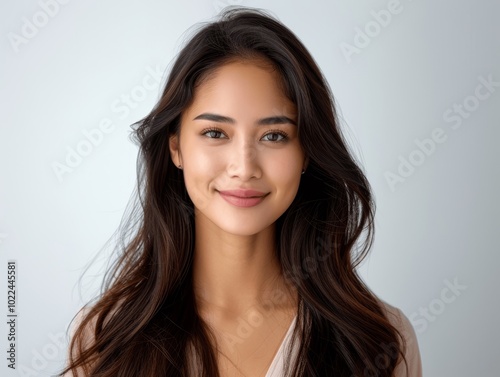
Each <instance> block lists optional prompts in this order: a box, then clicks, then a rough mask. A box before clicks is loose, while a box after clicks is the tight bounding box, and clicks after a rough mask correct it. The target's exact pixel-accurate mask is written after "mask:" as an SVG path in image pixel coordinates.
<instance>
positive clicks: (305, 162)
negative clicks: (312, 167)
mask: <svg viewBox="0 0 500 377" xmlns="http://www.w3.org/2000/svg"><path fill="white" fill-rule="evenodd" d="M307 165H309V157H306V158H304V167H303V168H302V169H304V170H306V169H307Z"/></svg>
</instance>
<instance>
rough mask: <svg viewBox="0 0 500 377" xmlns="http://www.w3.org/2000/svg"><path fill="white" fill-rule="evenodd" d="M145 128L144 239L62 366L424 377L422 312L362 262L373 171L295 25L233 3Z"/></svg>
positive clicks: (172, 79) (139, 234) (137, 230)
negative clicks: (406, 306) (361, 160)
mask: <svg viewBox="0 0 500 377" xmlns="http://www.w3.org/2000/svg"><path fill="white" fill-rule="evenodd" d="M136 125H137V127H135V128H134V136H135V140H136V141H137V142H138V143H139V146H140V156H139V164H138V167H139V171H138V178H139V179H138V185H139V198H140V203H136V207H135V211H134V212H133V213H132V214H131V215H130V218H129V220H130V221H129V223H128V224H129V226H128V227H126V228H125V229H124V233H123V236H124V237H126V236H128V235H132V237H131V239H130V240H129V242H126V243H124V247H123V250H122V254H121V256H120V258H119V259H118V260H117V262H116V264H115V265H114V266H113V269H112V271H110V275H109V276H110V278H109V279H108V280H107V281H106V285H105V290H104V292H103V294H102V295H101V297H100V298H99V299H98V300H97V301H96V302H95V303H94V304H93V305H91V306H90V305H89V307H88V308H87V310H82V311H81V313H80V314H79V316H78V321H77V327H76V330H75V331H74V335H73V338H72V342H71V347H70V351H71V352H70V360H69V365H68V368H66V369H65V370H64V371H63V372H62V373H67V375H68V376H73V375H74V376H76V375H81V376H102V377H104V376H106V377H107V376H110V377H111V376H210V377H212V376H247V377H249V376H251V377H253V376H267V377H271V376H281V375H283V376H412V377H418V376H421V362H420V354H419V350H418V345H417V341H416V336H415V332H414V330H413V328H412V327H411V324H410V322H409V321H408V319H407V318H406V317H405V316H404V314H403V313H402V312H401V311H400V310H399V309H397V308H395V307H393V306H391V305H389V304H387V303H385V302H384V301H382V300H380V299H378V298H377V297H376V296H375V294H373V293H372V292H371V291H370V290H369V288H368V287H366V286H365V284H364V283H363V282H362V281H361V279H360V278H359V276H358V275H357V273H356V270H355V268H356V266H357V265H358V264H359V263H360V262H361V260H362V259H363V258H364V257H365V256H366V254H367V252H368V250H369V248H370V246H371V243H372V239H373V230H374V229H373V217H374V204H373V201H372V195H371V192H370V187H369V183H368V182H367V180H366V177H365V176H364V174H363V173H362V171H361V169H360V167H359V166H358V165H357V164H356V162H355V161H354V159H353V157H352V155H351V154H350V152H349V151H348V148H347V146H346V143H345V141H344V138H343V136H342V134H341V132H340V130H339V124H338V120H337V117H336V113H335V108H334V105H333V97H332V95H331V93H330V89H329V87H328V85H327V82H326V80H325V79H324V77H323V76H322V74H321V72H320V70H319V68H318V67H317V65H316V63H315V62H314V60H313V58H312V57H311V55H310V54H309V53H308V51H307V50H306V48H305V47H304V46H303V45H302V43H301V42H300V41H299V40H298V39H297V37H296V36H295V35H294V34H293V33H292V32H291V31H290V30H289V29H287V28H286V27H285V26H284V25H282V24H281V23H280V22H278V21H277V20H276V19H274V18H272V17H271V16H269V15H267V14H266V13H265V12H263V11H262V10H257V9H248V8H239V7H233V8H230V9H229V10H226V11H225V12H224V13H223V14H222V17H221V19H220V20H219V21H217V22H213V23H210V24H207V25H205V26H203V27H202V28H200V30H198V31H197V33H196V34H195V35H194V36H193V37H192V38H191V40H190V41H189V42H188V43H187V45H186V46H185V47H184V48H183V50H182V51H181V52H180V53H179V56H178V57H177V60H176V61H175V64H174V65H173V67H172V70H171V72H170V76H169V78H168V80H167V83H166V86H165V89H164V91H163V94H162V97H161V99H160V100H159V102H158V104H157V105H156V106H155V107H154V109H153V110H152V111H151V113H150V114H149V115H147V116H146V117H145V118H144V119H142V120H141V121H140V122H138V123H137V124H136ZM364 231H366V234H365V235H363V232H364ZM362 236H363V237H362ZM65 375H66V374H65Z"/></svg>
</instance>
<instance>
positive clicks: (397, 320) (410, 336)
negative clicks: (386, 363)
mask: <svg viewBox="0 0 500 377" xmlns="http://www.w3.org/2000/svg"><path fill="white" fill-rule="evenodd" d="M379 301H380V303H381V306H382V308H383V309H384V310H385V312H386V316H387V319H388V320H389V321H390V322H391V324H392V325H393V326H394V327H395V328H396V329H398V330H399V332H401V335H402V336H403V337H404V338H405V341H406V350H405V357H406V362H407V363H408V374H406V366H405V363H404V361H403V360H402V359H400V362H399V363H398V365H397V366H396V370H395V371H394V376H395V377H422V360H421V356H420V349H419V346H418V339H417V334H416V333H415V329H414V328H413V325H412V324H411V322H410V320H409V319H408V317H407V316H406V315H405V314H404V313H403V312H402V311H401V309H399V308H397V307H395V306H393V305H390V304H389V303H387V302H385V301H384V300H382V299H380V298H379Z"/></svg>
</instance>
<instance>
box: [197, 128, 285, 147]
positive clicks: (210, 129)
mask: <svg viewBox="0 0 500 377" xmlns="http://www.w3.org/2000/svg"><path fill="white" fill-rule="evenodd" d="M208 132H220V133H221V134H224V131H222V130H221V129H220V128H217V127H210V128H206V129H204V130H203V131H201V134H202V135H205V134H206V133H208ZM272 134H278V135H281V136H283V139H282V140H277V141H272V140H267V141H270V142H271V143H284V142H286V141H288V134H287V133H286V132H285V131H282V130H270V131H269V132H268V133H266V134H265V135H264V136H267V135H272ZM224 135H225V134H224ZM209 139H219V138H217V137H210V138H209Z"/></svg>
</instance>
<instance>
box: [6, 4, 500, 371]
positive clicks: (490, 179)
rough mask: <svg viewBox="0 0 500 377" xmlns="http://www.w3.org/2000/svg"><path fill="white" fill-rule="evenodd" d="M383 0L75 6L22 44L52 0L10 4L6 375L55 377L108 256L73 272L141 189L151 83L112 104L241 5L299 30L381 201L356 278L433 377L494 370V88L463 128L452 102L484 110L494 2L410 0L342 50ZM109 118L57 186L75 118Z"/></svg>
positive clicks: (494, 62)
mask: <svg viewBox="0 0 500 377" xmlns="http://www.w3.org/2000/svg"><path fill="white" fill-rule="evenodd" d="M389 3H391V2H389V1H347V0H344V1H319V0H316V1H307V2H306V1H284V0H281V1H272V2H270V1H268V2H264V1H250V0H249V1H216V2H214V1H212V0H210V1H209V0H207V1H202V0H197V1H195V0H190V1H185V2H183V3H182V4H180V2H174V1H152V0H148V1H141V2H139V1H116V0H111V1H106V2H97V1H76V0H74V1H69V2H68V3H67V4H65V5H60V9H59V10H58V12H57V14H55V15H54V16H53V17H48V18H47V19H48V22H47V24H46V25H45V26H43V27H41V28H39V30H38V32H37V33H36V35H34V36H33V37H32V38H31V39H28V40H27V43H24V44H21V45H19V46H18V47H19V48H18V51H15V49H14V48H13V46H12V44H11V42H10V41H9V38H10V37H9V35H10V36H12V34H9V33H16V34H19V35H20V34H21V28H22V26H23V23H24V21H23V17H26V18H27V19H29V20H32V19H33V17H39V22H43V21H44V20H43V15H40V14H38V13H37V12H40V11H41V6H40V4H39V3H38V2H37V1H32V0H30V1H19V2H2V4H1V5H0V7H1V9H0V18H1V26H0V27H1V36H2V38H1V39H0V49H1V56H2V59H1V60H0V64H1V80H2V81H1V82H2V85H1V94H0V96H1V104H2V106H1V108H2V125H1V126H0V130H1V132H0V168H1V170H0V172H1V185H0V242H1V243H0V256H1V257H0V259H1V260H0V282H2V286H1V287H0V292H1V294H0V297H2V301H1V302H0V304H1V305H4V306H3V309H1V310H0V312H2V313H6V311H7V308H6V306H7V305H6V292H7V286H6V285H7V284H6V281H7V279H6V270H7V268H6V267H7V260H9V259H15V260H17V263H18V276H17V277H18V283H17V287H18V306H17V311H18V313H19V317H18V327H17V334H18V348H17V367H18V370H17V371H15V372H14V371H10V370H9V369H8V368H7V366H6V363H7V362H6V360H5V357H2V358H1V360H2V361H0V370H1V372H0V374H1V375H2V376H14V375H18V374H19V375H25V376H26V375H30V376H48V375H50V374H51V373H53V372H55V371H56V369H57V368H58V367H60V366H62V363H63V361H64V359H65V356H66V354H65V353H66V349H65V344H64V342H66V341H67V339H63V341H61V340H60V339H59V338H57V334H61V333H64V332H65V331H66V327H67V325H68V323H69V321H70V320H71V318H72V316H73V315H74V314H75V313H76V311H77V310H78V309H79V308H80V307H81V306H82V304H83V303H84V302H85V301H86V300H88V299H89V298H91V297H92V296H93V295H94V294H95V293H96V292H97V289H98V288H99V286H98V283H99V279H98V278H99V277H100V276H101V275H99V273H102V270H103V268H104V267H105V264H106V260H105V254H102V256H101V257H100V258H99V259H98V260H97V261H96V263H95V264H94V266H93V267H92V269H91V270H90V271H89V273H88V274H86V275H85V276H86V277H85V278H84V279H83V280H82V281H81V284H79V283H78V279H79V277H80V276H81V274H82V272H83V269H84V267H85V266H86V265H87V263H88V262H89V261H90V260H91V259H92V258H93V257H94V256H95V255H96V253H97V252H98V251H99V250H100V248H101V247H102V246H103V245H104V244H105V242H106V241H107V240H108V238H109V237H110V236H111V235H112V233H113V231H114V230H115V229H116V227H117V226H118V225H119V222H120V219H121V216H122V214H123V212H124V210H125V206H126V204H127V202H128V200H129V197H130V194H131V193H132V191H133V189H134V184H135V159H136V153H137V148H136V146H135V145H133V144H132V143H131V142H130V141H129V139H128V135H129V131H130V128H129V126H130V124H132V123H133V122H134V121H136V120H138V119H139V118H141V117H142V116H143V115H145V114H147V113H148V111H149V110H150V109H151V107H152V106H153V104H154V103H155V101H156V100H157V99H158V96H159V91H158V87H155V88H154V89H149V90H146V91H145V93H146V95H145V97H144V98H143V99H142V101H138V103H137V106H136V107H135V108H134V109H129V110H130V111H129V113H128V114H125V112H124V110H122V111H121V112H118V111H117V110H116V109H114V110H113V108H112V104H113V103H115V102H116V101H117V100H118V101H119V100H120V98H121V96H122V95H127V94H130V93H131V91H133V90H136V92H135V93H136V94H137V93H140V92H139V90H140V89H137V88H136V87H137V86H139V85H141V82H142V80H143V78H144V77H146V76H147V75H148V72H149V71H148V69H149V70H151V69H153V70H154V69H155V67H159V70H160V71H161V72H165V71H166V69H167V68H168V67H169V64H170V63H171V60H172V59H173V58H174V56H175V54H176V53H177V52H178V51H179V50H180V48H181V47H182V44H183V42H184V39H185V38H186V37H188V36H189V35H190V34H189V30H190V28H191V27H192V26H193V25H194V24H196V23H199V22H202V21H209V20H210V19H211V18H212V17H213V16H214V15H215V14H216V13H217V11H218V9H220V8H221V7H222V6H224V5H230V4H243V5H247V6H250V7H258V8H264V9H267V10H269V11H271V12H272V13H273V14H274V15H276V16H277V17H278V18H279V19H280V20H281V21H282V22H284V23H285V24H286V25H287V26H288V27H290V28H291V29H292V30H293V31H294V32H295V33H296V34H297V36H298V37H299V38H300V39H301V40H302V41H303V43H304V44H305V45H306V47H307V48H308V49H309V50H310V51H311V53H312V55H313V56H314V58H315V59H316V61H317V63H318V64H319V66H320V68H321V70H322V71H323V72H324V74H325V76H326V78H327V79H328V82H329V84H330V86H331V88H332V91H333V94H334V96H335V98H336V101H337V105H338V109H339V113H340V115H341V118H342V120H343V122H342V123H343V124H342V125H343V127H344V129H345V132H346V134H347V136H348V138H349V140H350V142H351V146H352V148H353V150H354V151H355V153H356V155H357V157H358V158H359V160H360V161H361V163H362V165H363V166H364V168H365V170H366V173H367V175H368V178H369V180H370V182H371V184H372V185H373V189H374V193H375V200H376V204H377V215H376V216H377V222H376V234H375V244H374V246H373V249H372V252H371V254H370V256H369V257H368V258H367V259H366V260H365V262H364V263H363V265H362V267H361V268H360V272H361V275H362V277H363V278H364V280H365V281H366V282H367V283H368V285H369V286H370V287H371V288H372V289H373V291H374V292H375V293H376V294H378V295H379V296H380V297H381V298H383V299H384V300H386V301H387V302H389V303H391V304H392V305H395V306H397V307H399V308H401V310H403V312H404V313H405V314H406V315H407V316H408V317H409V318H410V319H412V322H413V323H414V326H415V329H416V330H417V336H418V341H419V344H420V349H421V353H422V360H423V367H424V375H425V376H430V377H432V376H463V377H465V376H473V375H474V376H485V377H486V376H498V375H499V374H498V373H499V372H498V366H497V361H498V358H499V356H500V352H499V349H500V347H499V346H498V338H499V336H500V331H499V326H498V324H497V317H498V310H499V300H498V299H499V295H498V292H497V288H495V287H497V286H498V284H496V282H495V281H494V278H495V271H497V270H498V267H499V257H498V251H499V247H498V245H497V242H496V237H497V235H498V233H496V232H497V231H498V228H499V225H500V224H499V221H498V217H497V214H498V212H499V209H500V208H499V204H498V199H497V195H498V192H499V191H500V184H499V182H500V180H499V169H498V157H497V155H495V154H494V145H497V144H498V142H499V139H500V138H499V136H500V133H499V109H500V106H499V105H500V87H498V86H497V87H496V88H493V89H492V93H490V96H489V98H488V99H484V100H479V101H478V103H477V104H478V105H477V109H475V110H474V111H472V112H470V114H469V115H468V116H467V117H466V118H464V119H463V120H462V123H461V127H459V128H458V129H453V128H452V127H451V126H452V123H450V122H446V121H445V120H444V118H443V114H444V113H445V112H446V111H447V110H448V109H450V108H452V106H453V104H463V103H464V101H469V102H468V103H469V105H470V104H474V100H473V99H471V98H469V96H473V95H474V93H475V88H476V87H477V86H478V85H479V84H480V81H479V79H478V77H480V76H482V77H484V78H485V79H486V78H488V76H492V78H493V80H494V81H496V82H498V81H500V48H499V47H500V46H499V45H500V27H499V22H498V19H499V16H500V3H499V2H495V1H488V2H486V1H476V2H472V1H463V0H461V1H451V0H446V1H429V0H427V1H424V0H420V1H417V0H413V1H410V0H401V1H400V5H399V8H398V9H400V10H401V12H399V13H397V14H393V16H392V18H391V21H390V23H389V24H388V25H387V26H385V27H381V30H380V32H379V33H378V35H374V36H373V37H372V38H370V43H369V45H368V46H367V47H365V48H362V49H361V50H360V51H359V53H358V54H354V55H353V56H351V58H352V59H351V60H350V61H348V59H346V57H345V55H344V54H343V53H342V50H341V47H340V46H341V45H342V43H349V44H351V45H353V44H354V38H355V34H356V28H360V29H364V28H365V27H370V25H371V27H374V26H373V24H370V22H372V21H373V20H374V16H373V13H372V12H379V11H381V10H382V9H387V7H388V4H389ZM37 14H38V16H36V15H37ZM147 67H149V68H147ZM148 83H151V81H148ZM162 83H163V81H162ZM134 88H135V89H134ZM483 93H486V92H483ZM104 118H109V119H110V120H111V121H112V122H113V125H114V127H115V128H114V130H113V131H112V132H111V133H108V134H104V136H103V140H102V142H101V143H100V144H99V145H98V146H96V147H94V148H93V150H92V151H91V153H89V154H88V156H85V157H83V159H82V161H81V163H80V164H79V165H78V166H77V167H75V168H74V170H73V171H72V172H71V173H68V174H64V175H63V179H62V181H60V180H58V178H57V176H56V174H55V173H54V171H53V169H52V164H53V163H54V162H56V161H57V162H61V163H64V159H65V158H66V154H67V147H71V148H75V147H76V145H77V144H78V143H79V142H81V141H82V140H85V137H84V135H83V133H82V130H87V131H89V130H91V129H93V128H97V127H98V126H99V123H100V122H101V120H102V119H104ZM437 128H442V129H443V132H445V134H446V137H447V138H446V141H445V142H444V143H440V144H436V148H435V150H434V152H433V153H432V154H430V155H428V156H427V155H426V156H425V159H424V160H423V161H420V162H422V163H421V164H420V165H419V166H417V167H416V168H415V170H414V171H413V173H412V174H411V175H409V176H408V177H406V178H405V180H404V182H402V183H399V184H397V185H396V186H395V187H394V190H391V188H390V186H389V185H388V183H387V181H386V178H385V177H384V174H386V172H388V171H391V172H393V173H397V169H398V165H399V163H400V160H399V156H403V157H405V158H408V157H409V155H410V154H411V153H412V152H413V151H414V150H416V149H417V147H416V144H415V142H414V140H415V139H420V140H422V139H425V138H429V137H430V136H431V134H432V132H433V131H434V130H436V129H437ZM415 156H416V154H415ZM454 280H456V281H457V282H458V284H460V285H462V286H463V287H462V289H461V290H460V291H458V293H457V294H456V295H455V296H453V297H452V298H450V297H451V296H450V292H448V293H447V295H448V296H446V297H448V298H447V301H448V302H447V303H444V302H443V301H442V299H441V294H442V291H443V289H446V287H447V285H446V281H448V282H453V281H454ZM3 303H5V304H3ZM423 309H427V310H430V313H431V314H432V313H434V314H433V317H432V319H425V316H424V315H423V314H421V313H422V310H423ZM2 318H3V319H2V322H6V321H7V319H6V318H7V317H6V314H2ZM429 318H430V317H429ZM2 328H4V331H3V332H0V333H3V334H5V335H0V350H2V353H1V354H2V355H5V354H6V353H5V350H6V349H7V343H8V342H7V335H6V334H7V327H2ZM54 336H56V338H54ZM21 367H23V369H22V370H20V369H19V368H21Z"/></svg>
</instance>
